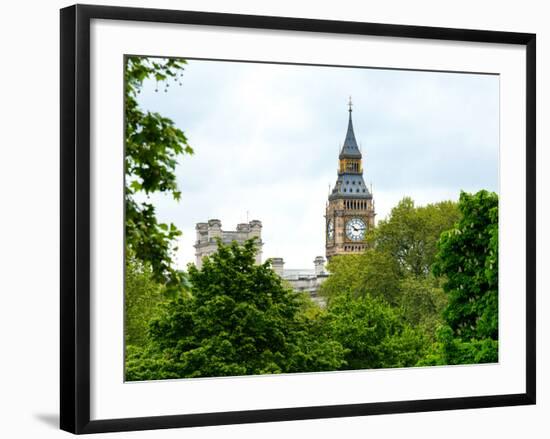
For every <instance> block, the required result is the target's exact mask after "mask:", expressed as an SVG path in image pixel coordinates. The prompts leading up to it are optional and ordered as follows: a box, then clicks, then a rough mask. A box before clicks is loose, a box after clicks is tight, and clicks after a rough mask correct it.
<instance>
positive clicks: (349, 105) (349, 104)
mask: <svg viewBox="0 0 550 439" xmlns="http://www.w3.org/2000/svg"><path fill="white" fill-rule="evenodd" d="M352 105H353V102H351V96H350V97H349V102H348V107H349V110H348V111H349V112H350V113H351V112H352V109H351V107H352Z"/></svg>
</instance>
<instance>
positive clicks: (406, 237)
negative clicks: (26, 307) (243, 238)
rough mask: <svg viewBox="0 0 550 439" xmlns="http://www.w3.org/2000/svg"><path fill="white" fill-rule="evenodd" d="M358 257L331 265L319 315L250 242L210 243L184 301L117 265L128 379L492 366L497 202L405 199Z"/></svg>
mask: <svg viewBox="0 0 550 439" xmlns="http://www.w3.org/2000/svg"><path fill="white" fill-rule="evenodd" d="M367 239H368V240H369V243H370V246H369V249H368V250H367V251H365V252H364V253H362V254H356V255H346V256H338V257H334V258H332V259H331V261H330V263H329V264H328V268H329V270H330V272H331V275H330V277H329V278H328V280H327V281H326V282H325V283H324V284H323V286H322V288H321V292H322V294H323V295H324V297H325V298H326V301H327V304H326V306H325V307H319V306H318V305H316V304H315V303H314V302H313V301H312V300H311V299H310V298H309V296H307V295H304V294H301V293H297V292H294V291H292V290H290V289H289V288H288V287H287V286H286V285H285V284H284V282H283V281H282V280H281V278H280V277H279V276H277V275H276V274H275V272H274V271H273V270H272V269H271V265H270V262H269V261H268V262H266V263H264V264H262V265H256V264H255V263H254V260H255V258H254V253H255V243H254V241H248V242H247V243H246V244H245V245H244V246H239V245H237V244H236V243H235V242H233V243H232V244H230V245H224V244H222V243H221V242H219V248H218V252H217V253H215V254H213V255H212V256H210V257H208V258H205V259H204V263H203V267H202V269H200V270H199V269H197V268H196V267H195V266H194V265H190V266H189V270H188V273H187V276H188V281H189V291H188V294H185V295H183V294H181V295H178V296H176V297H172V298H171V299H166V296H165V295H163V294H162V291H163V288H164V286H162V285H160V284H158V282H157V280H156V279H155V278H154V276H153V270H152V268H151V267H150V266H149V265H147V264H145V263H143V262H141V261H139V260H138V259H137V258H132V257H131V258H130V259H129V260H128V269H127V281H126V282H127V303H126V313H127V327H126V341H127V357H126V365H127V367H126V378H127V379H128V380H151V379H164V378H182V377H206V376H234V375H250V374H264V373H293V372H310V371H324V370H346V369H371V368H388V367H411V366H416V365H439V364H465V363H481V362H493V361H497V360H498V197H497V195H496V194H494V193H489V192H486V191H480V192H478V193H477V194H473V195H470V194H466V193H462V194H461V196H460V201H459V202H458V203H451V202H443V203H437V204H433V205H428V206H424V207H415V206H414V203H412V201H411V200H410V199H404V200H403V201H401V202H400V203H399V204H398V205H397V206H396V208H394V209H393V210H392V213H391V215H390V216H389V217H388V218H387V219H386V220H385V221H381V222H380V225H379V227H378V228H377V229H376V230H375V231H373V232H371V233H370V235H369V236H368V238H367Z"/></svg>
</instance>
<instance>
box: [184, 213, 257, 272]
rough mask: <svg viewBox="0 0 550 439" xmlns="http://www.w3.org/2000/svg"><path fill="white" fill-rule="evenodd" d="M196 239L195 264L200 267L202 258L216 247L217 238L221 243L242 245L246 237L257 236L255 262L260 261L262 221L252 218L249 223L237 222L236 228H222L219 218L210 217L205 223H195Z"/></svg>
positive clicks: (214, 250) (213, 251)
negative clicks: (233, 242)
mask: <svg viewBox="0 0 550 439" xmlns="http://www.w3.org/2000/svg"><path fill="white" fill-rule="evenodd" d="M195 230H196V231H197V239H196V241H195V245H194V247H195V265H196V266H197V268H199V269H200V268H201V267H202V258H203V257H205V256H210V255H211V254H212V253H215V252H216V250H217V249H218V243H217V241H216V239H217V238H219V239H221V241H222V243H223V244H230V243H231V242H232V241H236V242H237V243H238V244H240V245H243V244H244V242H245V241H246V240H247V239H252V238H257V239H256V244H257V246H258V251H257V253H256V263H257V264H261V263H262V247H263V245H264V244H263V242H262V222H261V221H258V220H252V221H250V222H249V223H241V224H237V230H222V222H221V221H220V220H219V219H210V220H208V222H206V223H197V225H196V226H195Z"/></svg>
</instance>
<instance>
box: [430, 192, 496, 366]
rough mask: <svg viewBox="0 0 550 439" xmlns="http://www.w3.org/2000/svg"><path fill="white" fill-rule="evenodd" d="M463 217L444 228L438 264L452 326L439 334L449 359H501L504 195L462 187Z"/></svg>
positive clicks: (436, 271)
mask: <svg viewBox="0 0 550 439" xmlns="http://www.w3.org/2000/svg"><path fill="white" fill-rule="evenodd" d="M458 206H459V209H460V212H461V213H462V218H461V219H460V221H459V222H458V223H457V225H456V227H454V228H453V229H451V230H449V231H447V232H445V233H443V234H442V235H441V239H440V241H439V244H438V248H439V250H438V253H437V257H436V261H435V263H434V266H433V270H434V273H435V274H436V275H437V276H444V279H445V282H444V284H443V289H444V291H445V292H446V293H447V295H448V305H447V307H446V308H445V310H444V312H443V317H444V319H445V322H446V327H444V328H442V329H441V331H440V333H439V334H438V338H439V340H440V344H441V348H442V355H443V356H444V359H445V360H444V361H446V362H447V363H451V364H454V363H470V362H472V363H478V362H493V361H497V360H498V195H497V194H495V193H493V192H488V191H485V190H482V191H479V192H477V193H476V194H468V193H465V192H462V193H461V194H460V201H459V205H458Z"/></svg>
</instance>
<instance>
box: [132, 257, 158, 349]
mask: <svg viewBox="0 0 550 439" xmlns="http://www.w3.org/2000/svg"><path fill="white" fill-rule="evenodd" d="M163 289H164V288H163V286H162V285H160V284H158V283H157V282H155V281H154V279H153V271H152V269H151V266H150V265H149V264H148V263H145V262H142V261H140V260H139V259H136V258H135V257H134V256H132V255H131V254H128V255H127V256H126V273H125V288H124V338H125V342H126V346H130V345H132V346H142V347H144V346H145V345H146V344H147V342H148V335H147V334H148V331H149V321H150V320H151V319H152V317H153V316H154V315H155V312H156V310H157V306H158V304H160V303H161V302H163V301H165V300H166V299H165V296H164V294H163Z"/></svg>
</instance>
